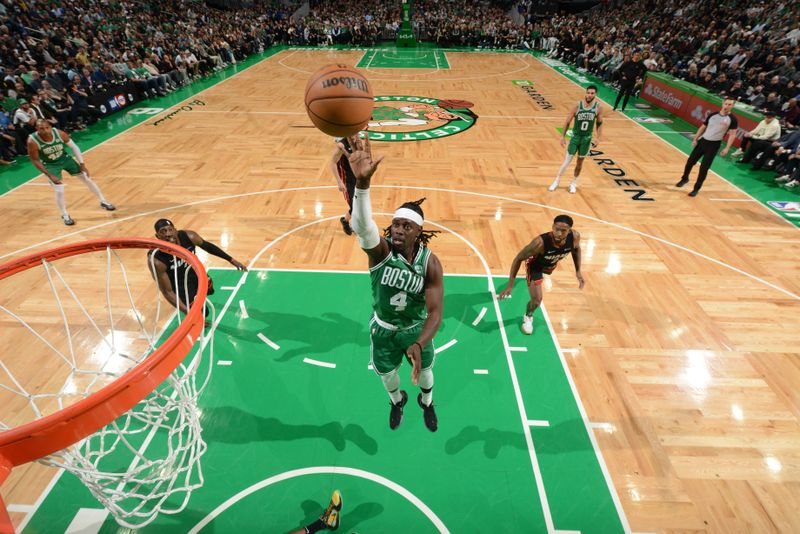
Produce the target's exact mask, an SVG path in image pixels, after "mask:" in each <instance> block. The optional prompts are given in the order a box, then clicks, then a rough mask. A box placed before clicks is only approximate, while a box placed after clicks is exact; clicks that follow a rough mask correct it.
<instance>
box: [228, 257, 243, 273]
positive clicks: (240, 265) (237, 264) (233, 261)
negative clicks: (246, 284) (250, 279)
mask: <svg viewBox="0 0 800 534" xmlns="http://www.w3.org/2000/svg"><path fill="white" fill-rule="evenodd" d="M231 265H233V266H234V267H236V268H237V269H238V270H240V271H245V272H247V267H245V266H244V264H243V263H240V262H239V261H238V260H237V259H236V258H231Z"/></svg>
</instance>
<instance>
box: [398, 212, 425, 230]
mask: <svg viewBox="0 0 800 534" xmlns="http://www.w3.org/2000/svg"><path fill="white" fill-rule="evenodd" d="M394 218H395V219H408V220H409V221H412V222H415V223H417V224H418V225H420V226H422V222H423V221H422V215H420V214H419V213H417V212H416V211H414V210H410V209H408V208H397V211H395V212H394Z"/></svg>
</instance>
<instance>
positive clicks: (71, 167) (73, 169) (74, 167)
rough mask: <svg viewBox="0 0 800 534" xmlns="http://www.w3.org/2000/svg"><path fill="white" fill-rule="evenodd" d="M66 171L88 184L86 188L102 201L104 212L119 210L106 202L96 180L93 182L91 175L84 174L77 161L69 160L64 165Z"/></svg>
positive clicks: (101, 205)
mask: <svg viewBox="0 0 800 534" xmlns="http://www.w3.org/2000/svg"><path fill="white" fill-rule="evenodd" d="M64 170H65V171H67V172H68V173H70V174H71V175H72V176H75V177H77V178H78V179H79V180H81V181H82V182H83V183H84V184H86V187H88V188H89V191H91V192H92V193H94V196H96V197H97V200H99V201H100V207H102V208H103V209H104V210H108V211H114V210H115V209H117V208H115V207H114V205H113V204H111V203H110V202H109V201H108V200H106V198H105V197H104V196H103V192H102V191H100V188H99V187H97V184H96V183H94V180H92V179H91V178H90V177H89V173H88V172H83V171H82V170H81V167H80V165H78V162H77V161H75V160H74V159H73V158H69V159H68V160H67V162H66V163H65V164H64Z"/></svg>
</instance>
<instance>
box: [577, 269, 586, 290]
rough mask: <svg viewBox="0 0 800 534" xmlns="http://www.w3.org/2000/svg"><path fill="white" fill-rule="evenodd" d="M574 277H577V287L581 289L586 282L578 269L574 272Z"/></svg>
mask: <svg viewBox="0 0 800 534" xmlns="http://www.w3.org/2000/svg"><path fill="white" fill-rule="evenodd" d="M575 278H577V279H578V289H583V286H584V285H586V282H584V280H583V275H582V274H581V272H580V271H578V272H576V273H575Z"/></svg>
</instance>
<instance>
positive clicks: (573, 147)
mask: <svg viewBox="0 0 800 534" xmlns="http://www.w3.org/2000/svg"><path fill="white" fill-rule="evenodd" d="M577 151H578V144H577V143H576V142H575V137H573V138H572V139H570V140H569V144H568V145H567V153H566V155H565V156H564V162H563V163H562V164H561V167H560V168H559V169H558V174H556V179H555V180H553V183H552V184H550V187H548V188H547V190H548V191H555V190H556V189H558V184H559V183H560V182H561V175H562V174H564V171H565V170H567V167H569V164H570V163H571V162H572V158H574V157H575V153H576V152H577Z"/></svg>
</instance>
